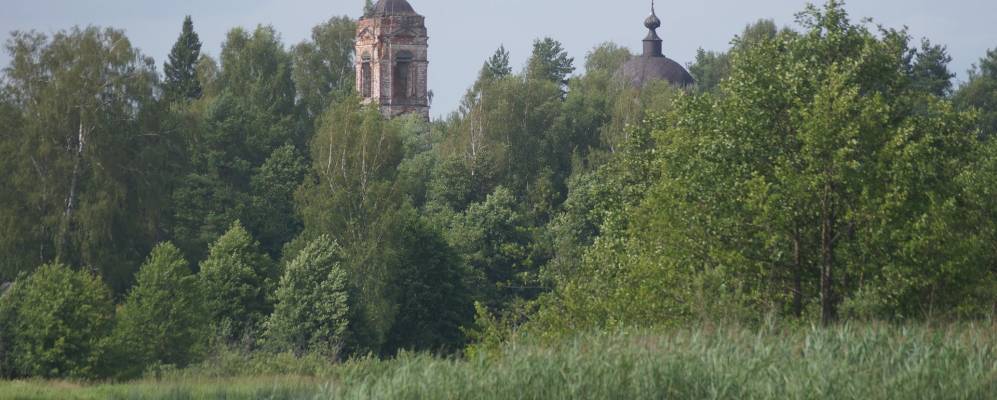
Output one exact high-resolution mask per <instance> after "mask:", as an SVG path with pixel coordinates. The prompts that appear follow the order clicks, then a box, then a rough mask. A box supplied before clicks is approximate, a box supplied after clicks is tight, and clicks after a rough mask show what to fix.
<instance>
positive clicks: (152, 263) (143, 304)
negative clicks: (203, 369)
mask: <svg viewBox="0 0 997 400" xmlns="http://www.w3.org/2000/svg"><path fill="white" fill-rule="evenodd" d="M196 279H197V278H196V276H194V275H193V273H192V272H191V270H190V267H189V265H188V263H187V261H186V260H184V258H183V255H182V254H181V252H180V250H179V249H177V248H176V247H175V246H173V245H172V244H170V243H165V244H161V245H159V246H157V247H156V248H155V249H153V250H152V254H150V255H149V258H148V260H146V262H145V264H143V265H142V268H141V269H140V270H139V272H138V274H137V275H136V277H135V280H136V283H135V286H134V288H133V289H132V291H131V293H129V294H128V298H127V299H126V300H125V303H124V305H123V306H122V307H121V309H120V310H119V312H118V323H117V326H116V327H115V330H114V345H115V348H116V350H117V351H115V354H116V355H117V356H118V357H119V358H118V360H117V361H119V362H121V364H120V365H119V366H118V368H119V369H120V370H119V371H118V375H120V376H138V375H139V374H140V373H141V372H143V371H144V370H145V369H146V368H147V367H149V366H151V365H155V364H167V365H175V366H179V367H183V366H186V365H187V364H189V363H190V362H192V361H194V360H195V359H196V358H197V354H198V347H199V345H201V344H203V343H204V340H203V339H204V330H203V327H204V322H205V315H204V307H203V304H202V302H201V296H200V295H199V288H198V286H197V281H196Z"/></svg>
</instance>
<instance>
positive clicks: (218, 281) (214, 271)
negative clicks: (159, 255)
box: [199, 221, 278, 340]
mask: <svg viewBox="0 0 997 400" xmlns="http://www.w3.org/2000/svg"><path fill="white" fill-rule="evenodd" d="M199 276H200V281H201V283H200V284H201V287H202V290H203V293H204V296H205V307H206V308H207V313H208V315H209V317H210V320H211V322H212V323H213V324H214V325H215V328H216V329H217V330H218V331H219V333H220V334H222V335H223V336H224V337H225V338H227V339H229V340H243V339H252V338H254V337H255V335H256V334H258V333H259V330H260V328H261V327H262V326H261V325H262V323H263V321H264V320H265V318H266V317H267V316H268V315H270V313H271V311H272V310H273V306H272V304H273V303H272V298H271V297H272V293H273V289H274V287H275V286H276V282H277V279H278V277H277V274H276V267H275V265H274V264H273V262H272V261H271V260H270V258H269V257H267V255H266V254H265V253H264V252H263V251H262V250H260V248H259V243H257V242H256V241H255V240H253V238H252V236H250V235H249V232H247V231H246V229H245V228H243V227H242V224H240V223H239V222H238V221H236V222H235V223H234V224H232V227H231V228H229V230H228V232H226V233H225V235H222V237H220V238H218V241H216V242H215V244H214V245H212V246H211V252H210V254H209V255H208V258H207V259H206V260H204V261H203V262H201V271H200V274H199Z"/></svg>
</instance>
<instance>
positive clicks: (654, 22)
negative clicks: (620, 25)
mask: <svg viewBox="0 0 997 400" xmlns="http://www.w3.org/2000/svg"><path fill="white" fill-rule="evenodd" d="M644 26H646V27H647V29H650V30H652V31H653V30H655V29H658V28H660V27H661V20H660V19H658V16H657V15H655V13H654V0H651V15H649V16H647V19H645V20H644Z"/></svg>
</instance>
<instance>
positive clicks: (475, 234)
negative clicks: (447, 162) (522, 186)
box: [449, 187, 536, 308]
mask: <svg viewBox="0 0 997 400" xmlns="http://www.w3.org/2000/svg"><path fill="white" fill-rule="evenodd" d="M449 234H450V243H451V244H452V245H453V246H454V247H455V248H456V249H457V250H458V252H460V254H463V255H464V257H465V259H466V261H467V262H468V264H469V265H470V267H471V273H472V277H471V279H472V282H473V286H472V287H473V289H474V291H475V293H476V298H477V299H478V300H480V301H482V302H483V303H484V304H485V305H487V306H489V307H491V308H501V307H502V306H505V305H507V303H508V302H510V301H512V300H513V298H515V297H516V296H522V297H525V298H528V297H530V296H532V295H533V293H532V292H533V290H532V289H531V288H530V287H529V285H530V284H531V283H532V282H533V280H534V278H535V276H534V275H533V274H535V272H536V270H535V268H534V265H533V264H532V263H531V261H530V260H529V255H530V249H529V246H530V240H531V232H530V230H529V225H528V221H527V220H526V218H525V217H524V216H523V215H522V214H521V213H520V212H519V211H518V209H517V201H516V198H515V197H514V196H513V195H512V193H511V192H510V191H509V190H508V189H505V188H503V187H499V188H497V189H495V191H494V192H493V193H492V194H490V195H488V198H487V199H486V200H485V201H483V202H481V203H475V204H472V205H471V206H470V207H469V208H468V209H467V211H466V212H465V213H464V215H463V216H461V218H460V220H459V221H458V222H457V224H456V225H455V226H454V228H453V229H452V230H451V231H450V233H449Z"/></svg>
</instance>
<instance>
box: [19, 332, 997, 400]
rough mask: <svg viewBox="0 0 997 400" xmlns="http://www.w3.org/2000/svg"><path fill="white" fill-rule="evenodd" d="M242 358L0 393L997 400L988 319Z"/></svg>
mask: <svg viewBox="0 0 997 400" xmlns="http://www.w3.org/2000/svg"><path fill="white" fill-rule="evenodd" d="M239 357H242V359H241V360H240V359H239V358H238V357H233V356H227V358H226V357H222V358H221V359H215V360H209V361H208V362H206V363H205V364H203V365H200V366H196V367H193V368H190V369H187V370H181V371H167V372H164V373H161V374H159V378H158V379H156V378H147V379H145V380H141V381H136V382H130V383H124V384H89V385H84V384H73V383H66V382H51V381H18V382H2V383H0V398H2V399H666V398H675V399H818V398H819V399H997V325H994V324H977V325H971V324H957V325H948V326H944V327H936V328H931V327H924V326H916V327H910V326H908V327H894V326H888V325H878V324H874V325H847V326H841V327H836V328H831V329H803V328H799V329H795V328H794V329H778V330H776V329H767V330H757V329H736V328H709V327H704V328H698V329H679V330H670V331H664V332H661V331H649V330H637V331H629V332H616V333H613V334H591V335H583V336H580V337H578V338H575V339H573V340H567V341H564V342H561V343H557V344H553V345H543V344H539V343H535V342H532V341H530V340H520V341H518V342H514V343H510V344H507V345H506V346H504V347H503V348H502V349H500V350H498V351H497V352H496V353H494V354H491V355H488V356H481V357H475V358H474V359H470V360H466V359H461V360H457V359H441V358H435V357H432V356H428V355H421V354H403V355H401V356H399V357H398V358H396V359H393V360H374V359H362V360H354V361H350V362H346V363H343V364H339V365H328V364H321V363H317V362H316V361H315V360H314V359H312V360H294V359H292V358H290V357H287V356H284V357H280V356H277V357H273V356H271V357H266V358H264V359H260V358H257V357H259V356H256V357H252V358H246V357H243V356H239Z"/></svg>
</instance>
